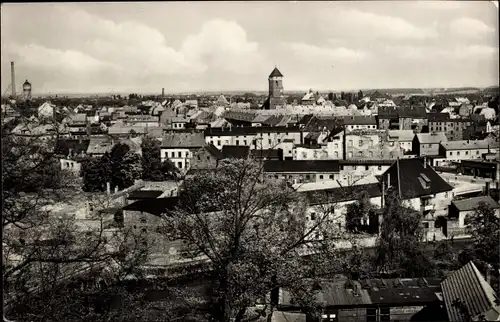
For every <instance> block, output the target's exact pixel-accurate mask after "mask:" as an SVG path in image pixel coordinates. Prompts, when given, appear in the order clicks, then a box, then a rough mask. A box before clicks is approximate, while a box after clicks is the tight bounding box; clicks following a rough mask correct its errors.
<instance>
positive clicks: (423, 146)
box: [412, 132, 448, 156]
mask: <svg viewBox="0 0 500 322" xmlns="http://www.w3.org/2000/svg"><path fill="white" fill-rule="evenodd" d="M447 141H448V139H447V138H446V135H445V134H444V133H442V132H439V133H418V134H416V135H415V137H414V138H413V143H412V151H413V153H414V154H416V155H417V156H437V155H439V147H440V145H441V142H447Z"/></svg>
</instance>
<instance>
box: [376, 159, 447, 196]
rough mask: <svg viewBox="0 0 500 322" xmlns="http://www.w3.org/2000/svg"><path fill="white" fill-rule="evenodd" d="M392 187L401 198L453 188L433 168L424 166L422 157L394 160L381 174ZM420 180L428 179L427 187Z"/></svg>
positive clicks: (431, 193)
mask: <svg viewBox="0 0 500 322" xmlns="http://www.w3.org/2000/svg"><path fill="white" fill-rule="evenodd" d="M388 175H389V176H390V185H391V186H392V187H394V189H395V191H396V192H397V193H398V195H399V197H400V198H401V199H403V200H406V199H412V198H417V197H421V196H427V195H433V194H436V193H440V192H446V191H451V190H453V187H452V186H450V185H449V184H448V183H447V182H446V181H445V180H444V179H443V178H441V176H440V175H439V174H437V172H436V171H434V169H433V168H432V167H431V166H429V165H427V166H426V167H425V168H424V164H423V161H422V159H418V158H414V159H400V160H397V161H396V162H394V164H393V165H392V166H390V167H389V169H387V171H386V172H384V174H383V175H382V180H384V181H385V182H386V184H388V180H387V176H388ZM422 180H426V181H427V180H428V187H424V185H423V184H422Z"/></svg>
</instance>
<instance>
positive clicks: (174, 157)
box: [161, 148, 193, 170]
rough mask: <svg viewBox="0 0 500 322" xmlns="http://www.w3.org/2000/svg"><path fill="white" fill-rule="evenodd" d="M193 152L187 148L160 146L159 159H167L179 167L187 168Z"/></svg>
mask: <svg viewBox="0 0 500 322" xmlns="http://www.w3.org/2000/svg"><path fill="white" fill-rule="evenodd" d="M192 158H193V152H192V151H191V150H190V149H187V148H161V161H162V162H163V161H165V159H169V160H170V161H172V162H173V163H174V164H175V166H176V167H177V168H179V169H182V170H184V169H189V168H190V166H191V159H192Z"/></svg>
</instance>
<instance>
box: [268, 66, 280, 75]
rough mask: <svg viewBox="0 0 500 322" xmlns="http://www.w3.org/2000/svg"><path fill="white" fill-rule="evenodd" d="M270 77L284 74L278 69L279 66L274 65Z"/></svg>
mask: <svg viewBox="0 0 500 322" xmlns="http://www.w3.org/2000/svg"><path fill="white" fill-rule="evenodd" d="M269 77H283V74H282V73H281V72H280V71H279V70H278V68H277V67H274V69H273V71H272V72H271V74H270V75H269Z"/></svg>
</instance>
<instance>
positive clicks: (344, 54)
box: [285, 43, 368, 62]
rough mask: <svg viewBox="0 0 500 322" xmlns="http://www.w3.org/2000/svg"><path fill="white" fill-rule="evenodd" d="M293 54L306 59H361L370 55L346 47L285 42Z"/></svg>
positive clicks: (343, 60) (347, 60)
mask: <svg viewBox="0 0 500 322" xmlns="http://www.w3.org/2000/svg"><path fill="white" fill-rule="evenodd" d="M285 45H286V46H287V47H288V48H289V49H290V50H291V51H292V54H294V55H296V56H298V57H299V58H301V59H303V60H305V61H342V62H349V61H359V60H362V59H364V58H366V57H367V56H368V54H367V53H365V52H362V51H356V50H351V49H347V48H344V47H338V48H328V47H318V46H313V45H309V44H305V43H287V44H285Z"/></svg>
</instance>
